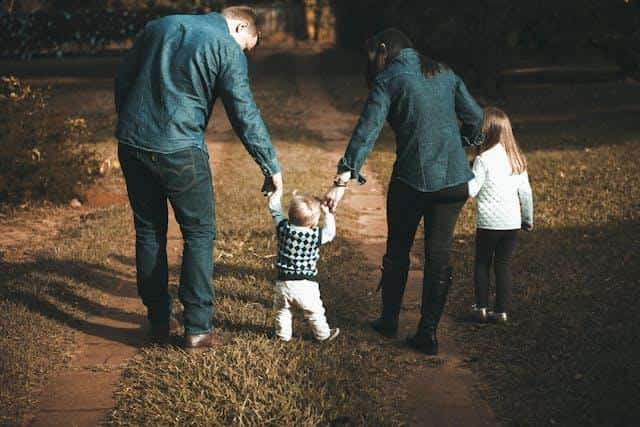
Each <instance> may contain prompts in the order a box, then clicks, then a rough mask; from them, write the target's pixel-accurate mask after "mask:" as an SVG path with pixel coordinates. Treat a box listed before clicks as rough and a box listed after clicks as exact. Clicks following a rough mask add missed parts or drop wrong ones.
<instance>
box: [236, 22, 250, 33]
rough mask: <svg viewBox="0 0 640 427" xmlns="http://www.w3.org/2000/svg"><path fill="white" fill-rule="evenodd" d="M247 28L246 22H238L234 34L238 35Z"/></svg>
mask: <svg viewBox="0 0 640 427" xmlns="http://www.w3.org/2000/svg"><path fill="white" fill-rule="evenodd" d="M247 27H248V25H247V23H246V22H240V23H239V24H238V25H236V34H240V33H241V32H242V31H243V30H246V29H247Z"/></svg>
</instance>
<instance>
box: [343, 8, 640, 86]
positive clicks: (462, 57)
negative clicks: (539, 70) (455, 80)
mask: <svg viewBox="0 0 640 427" xmlns="http://www.w3.org/2000/svg"><path fill="white" fill-rule="evenodd" d="M333 3H334V7H335V10H336V12H337V17H338V26H339V28H338V29H339V38H340V42H341V43H342V44H344V45H347V46H351V47H354V48H358V47H361V46H362V44H363V40H365V39H366V38H367V37H369V36H371V35H372V34H374V33H375V32H377V31H379V30H381V29H383V28H386V27H390V26H394V27H397V28H400V29H402V30H403V31H405V32H406V33H407V34H408V35H409V36H410V37H411V38H412V40H414V42H415V43H416V45H417V47H418V48H420V49H421V50H423V51H424V53H425V54H427V55H430V56H433V57H435V58H436V59H439V60H442V61H444V62H447V63H449V64H450V65H452V66H453V67H455V68H456V69H458V70H460V71H462V72H464V73H466V74H467V75H466V76H465V77H467V78H470V79H477V80H478V81H479V82H481V83H482V84H483V85H484V86H485V89H489V90H493V89H495V85H497V84H498V83H499V79H498V71H499V70H501V69H503V68H504V67H505V66H509V65H510V64H512V63H514V62H515V61H516V60H517V59H519V58H521V57H523V56H526V57H530V58H538V59H543V60H545V61H548V62H551V63H555V62H559V61H561V60H562V61H567V60H568V61H573V60H576V58H579V57H584V56H586V55H592V54H593V53H594V51H595V52H596V53H601V54H604V55H605V57H606V58H608V59H609V60H611V61H615V62H616V63H617V64H618V65H619V66H620V67H621V68H622V70H623V71H624V72H626V73H627V74H630V75H633V76H635V77H636V78H637V77H638V76H639V72H638V70H639V66H640V1H638V0H609V1H605V0H565V1H562V2H549V1H544V0H478V1H473V2H469V1H465V0H426V1H425V0H405V1H393V0H350V1H338V0H334V2H333Z"/></svg>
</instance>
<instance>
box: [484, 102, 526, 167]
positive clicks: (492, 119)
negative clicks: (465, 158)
mask: <svg viewBox="0 0 640 427" xmlns="http://www.w3.org/2000/svg"><path fill="white" fill-rule="evenodd" d="M482 133H483V134H484V136H485V140H484V144H483V146H484V147H485V148H484V149H485V150H488V149H489V148H491V147H494V146H495V145H496V144H502V145H503V146H504V149H505V151H506V152H507V157H508V159H509V164H510V165H511V171H512V172H511V173H512V175H519V174H521V173H523V172H524V171H526V170H527V159H526V158H525V157H524V154H522V151H520V147H518V143H517V142H516V138H515V136H513V129H512V128H511V121H510V120H509V117H508V116H507V114H506V113H505V112H504V111H502V110H501V109H499V108H496V107H487V108H485V110H484V122H483V124H482Z"/></svg>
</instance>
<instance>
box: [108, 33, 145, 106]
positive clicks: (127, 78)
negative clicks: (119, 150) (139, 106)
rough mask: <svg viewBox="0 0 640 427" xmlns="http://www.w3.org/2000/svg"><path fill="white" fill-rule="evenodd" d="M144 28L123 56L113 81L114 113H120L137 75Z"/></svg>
mask: <svg viewBox="0 0 640 427" xmlns="http://www.w3.org/2000/svg"><path fill="white" fill-rule="evenodd" d="M143 38H144V30H143V31H142V32H141V33H140V34H138V36H137V37H136V41H135V43H134V44H133V47H131V49H129V51H128V52H127V53H126V54H125V55H124V56H123V58H122V61H121V62H120V65H118V71H117V73H116V78H115V81H114V103H115V106H116V113H120V109H121V107H122V105H123V104H124V103H125V101H126V100H127V96H128V95H129V89H131V86H132V85H133V81H134V80H135V78H136V76H137V75H138V67H139V65H140V50H141V45H142V43H143Z"/></svg>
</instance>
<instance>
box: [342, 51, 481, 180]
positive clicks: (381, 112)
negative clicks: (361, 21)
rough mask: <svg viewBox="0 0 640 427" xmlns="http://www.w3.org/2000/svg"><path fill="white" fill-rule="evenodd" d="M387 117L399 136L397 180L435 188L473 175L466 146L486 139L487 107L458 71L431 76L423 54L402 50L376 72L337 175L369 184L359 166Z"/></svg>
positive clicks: (396, 162) (443, 70)
mask: <svg viewBox="0 0 640 427" xmlns="http://www.w3.org/2000/svg"><path fill="white" fill-rule="evenodd" d="M385 119H386V120H388V121H389V124H390V125H391V127H392V129H393V130H394V132H395V135H396V155H397V158H396V161H395V164H394V166H393V174H392V179H398V180H401V181H403V182H405V183H406V184H408V185H410V186H411V187H413V188H414V189H416V190H418V191H423V192H431V191H438V190H441V189H443V188H447V187H452V186H455V185H458V184H462V183H465V182H468V181H469V180H471V179H472V178H473V173H472V172H471V170H470V169H469V165H468V163H467V158H466V155H465V152H464V149H463V146H465V145H479V144H480V143H481V142H482V120H483V109H482V108H481V107H480V106H479V105H478V103H477V102H476V101H475V100H474V99H473V97H472V96H471V95H470V94H469V92H468V90H467V88H466V86H465V84H464V83H463V81H462V80H461V79H460V77H458V76H457V75H456V74H455V73H454V72H453V71H451V70H450V69H448V68H446V67H444V66H443V67H442V69H441V71H440V72H439V73H437V74H436V75H434V76H433V77H426V76H425V75H424V74H423V72H422V69H421V65H420V57H419V55H418V53H417V52H416V51H415V50H413V49H403V50H401V51H400V53H399V55H398V56H397V57H396V58H395V59H394V60H393V61H392V62H391V64H389V65H388V66H387V67H386V68H385V69H384V70H383V71H382V72H380V73H379V74H378V75H377V76H376V78H375V80H374V82H373V85H372V88H371V90H370V92H369V97H368V99H367V102H366V104H365V106H364V110H363V111H362V114H361V115H360V120H359V122H358V125H357V126H356V128H355V130H354V132H353V136H352V137H351V141H350V142H349V145H348V147H347V150H346V152H345V155H344V157H343V158H342V159H341V160H340V162H339V163H338V173H343V172H346V171H351V177H352V178H354V179H356V178H357V179H358V181H359V182H360V183H361V184H363V183H364V182H365V179H364V177H363V176H362V175H360V169H361V168H362V165H363V164H364V161H365V159H366V157H367V155H368V154H369V152H370V151H371V149H372V148H373V144H374V143H375V141H376V139H377V138H378V135H379V134H380V131H381V129H382V126H383V125H384V121H385ZM458 119H459V120H460V121H461V122H462V127H460V126H459V124H458Z"/></svg>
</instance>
